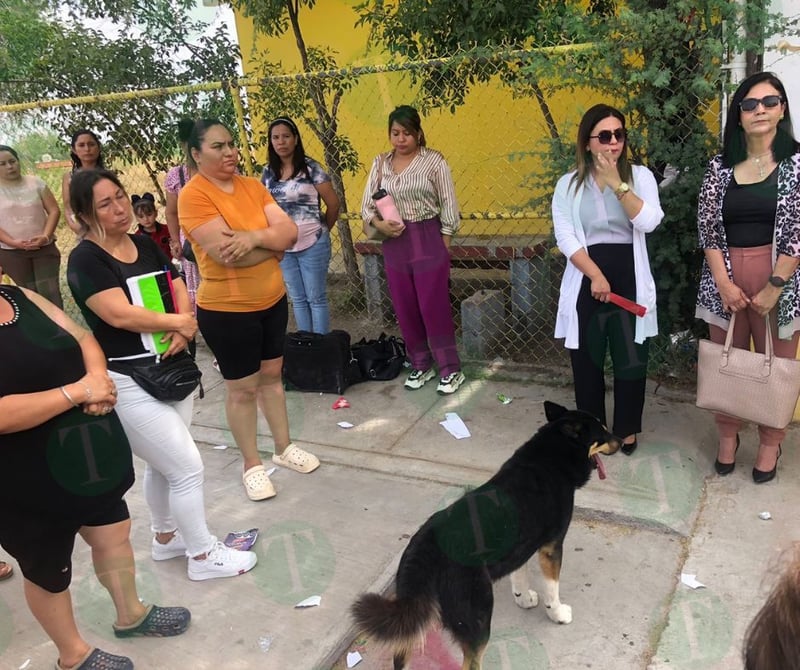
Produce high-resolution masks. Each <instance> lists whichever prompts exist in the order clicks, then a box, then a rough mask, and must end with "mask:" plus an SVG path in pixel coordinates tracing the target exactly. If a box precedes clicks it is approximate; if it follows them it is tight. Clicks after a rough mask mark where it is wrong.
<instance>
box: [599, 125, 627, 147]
mask: <svg viewBox="0 0 800 670" xmlns="http://www.w3.org/2000/svg"><path fill="white" fill-rule="evenodd" d="M627 135H628V134H627V133H626V132H625V128H617V129H616V130H614V131H611V130H601V131H600V132H599V133H597V135H589V138H590V139H591V138H593V137H596V138H597V141H598V142H600V144H611V138H612V137H613V138H614V139H616V140H617V142H623V141H624V140H625V138H626V137H627Z"/></svg>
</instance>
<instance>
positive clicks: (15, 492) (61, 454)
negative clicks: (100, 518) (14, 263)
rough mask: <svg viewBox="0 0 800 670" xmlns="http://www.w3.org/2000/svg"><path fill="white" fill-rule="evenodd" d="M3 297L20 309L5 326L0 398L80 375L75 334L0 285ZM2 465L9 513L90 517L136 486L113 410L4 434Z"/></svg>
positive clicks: (0, 337) (78, 413)
mask: <svg viewBox="0 0 800 670" xmlns="http://www.w3.org/2000/svg"><path fill="white" fill-rule="evenodd" d="M0 295H2V297H3V298H6V299H7V300H8V301H9V302H11V303H12V305H15V306H16V309H15V313H18V316H16V317H15V318H14V319H11V321H10V322H6V323H4V324H0V396H5V395H13V394H17V393H35V392H37V391H45V390H48V389H52V388H57V387H59V386H63V385H65V384H71V383H72V382H75V381H77V380H78V379H80V378H81V377H83V375H84V374H85V367H84V363H83V355H82V353H81V348H80V345H79V344H78V342H77V341H76V340H75V338H74V337H72V335H70V334H69V333H68V332H67V331H65V330H64V329H63V328H61V327H60V326H59V325H58V324H56V323H55V322H54V321H52V320H51V319H50V318H49V317H48V316H47V315H46V314H45V313H44V312H42V311H41V310H40V309H39V307H37V306H36V305H35V304H34V303H33V302H31V301H30V300H29V299H28V298H27V297H26V296H25V294H24V293H23V292H22V291H21V290H20V289H19V288H17V287H15V286H7V285H3V286H0ZM0 464H1V465H0V504H2V506H3V507H2V508H3V509H6V510H7V513H8V512H9V510H19V511H20V512H21V513H29V514H36V513H46V514H48V515H49V516H50V517H51V518H54V519H64V520H65V521H66V520H71V519H85V517H86V513H87V511H89V512H90V511H91V510H92V509H98V508H100V509H102V507H101V506H102V505H103V504H104V501H107V500H109V499H111V500H113V499H114V498H121V497H122V495H123V494H124V492H125V491H127V490H128V489H129V488H130V486H131V484H133V463H132V458H131V451H130V446H129V444H128V440H127V438H126V436H125V433H124V431H123V429H122V425H121V424H120V422H119V418H118V417H117V415H116V413H115V412H112V413H111V414H107V415H104V416H89V415H87V414H84V413H83V411H82V410H81V409H80V408H77V407H76V408H74V409H70V410H68V411H66V412H64V413H62V414H59V415H57V416H55V417H53V418H52V419H50V420H48V421H45V422H44V423H42V424H40V425H38V426H35V427H33V428H29V429H27V430H21V431H18V432H15V433H6V434H3V435H0ZM7 506H10V507H7ZM0 523H2V521H0Z"/></svg>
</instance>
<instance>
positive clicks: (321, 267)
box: [281, 227, 331, 334]
mask: <svg viewBox="0 0 800 670" xmlns="http://www.w3.org/2000/svg"><path fill="white" fill-rule="evenodd" d="M330 262H331V235H330V233H329V232H328V230H327V228H325V227H323V228H322V229H321V230H320V234H319V237H318V238H317V241H316V242H315V243H314V244H312V245H311V246H310V247H308V249H303V251H290V252H287V253H286V254H284V256H283V260H282V261H281V271H282V272H283V281H284V282H285V283H286V291H287V293H288V294H289V300H291V301H292V310H293V312H294V319H295V321H296V322H297V329H298V330H307V331H310V332H312V333H323V334H324V333H327V332H329V331H330V329H331V316H330V310H329V309H328V292H327V281H328V265H329V264H330Z"/></svg>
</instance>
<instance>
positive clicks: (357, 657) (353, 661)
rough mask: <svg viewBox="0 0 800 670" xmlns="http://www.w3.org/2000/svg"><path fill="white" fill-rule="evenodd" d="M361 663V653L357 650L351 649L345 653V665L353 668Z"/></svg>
mask: <svg viewBox="0 0 800 670" xmlns="http://www.w3.org/2000/svg"><path fill="white" fill-rule="evenodd" d="M359 663H361V654H359V653H358V652H357V651H351V652H348V654H347V667H348V668H354V667H356V666H357V665H358V664H359Z"/></svg>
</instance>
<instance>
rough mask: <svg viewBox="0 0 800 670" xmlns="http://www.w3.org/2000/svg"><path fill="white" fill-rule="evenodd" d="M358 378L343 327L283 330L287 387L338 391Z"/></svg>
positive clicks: (284, 371) (324, 391)
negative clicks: (295, 330)
mask: <svg viewBox="0 0 800 670" xmlns="http://www.w3.org/2000/svg"><path fill="white" fill-rule="evenodd" d="M360 381H362V379H361V374H360V373H359V369H358V364H357V363H356V362H355V361H354V360H353V358H352V356H351V354H350V334H349V333H348V332H347V331H344V330H332V331H331V332H330V333H325V334H324V335H322V334H320V333H310V332H308V331H305V330H300V331H297V332H296V333H286V341H285V345H284V351H283V382H284V386H285V387H286V388H287V389H292V390H297V391H318V392H322V393H339V394H341V393H344V391H345V389H346V388H347V387H348V386H350V385H351V384H355V383H357V382H360Z"/></svg>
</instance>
